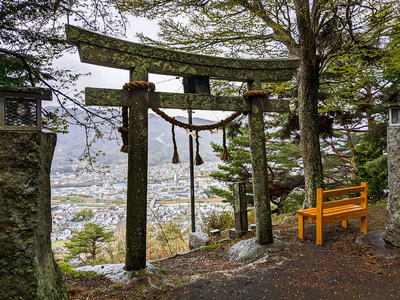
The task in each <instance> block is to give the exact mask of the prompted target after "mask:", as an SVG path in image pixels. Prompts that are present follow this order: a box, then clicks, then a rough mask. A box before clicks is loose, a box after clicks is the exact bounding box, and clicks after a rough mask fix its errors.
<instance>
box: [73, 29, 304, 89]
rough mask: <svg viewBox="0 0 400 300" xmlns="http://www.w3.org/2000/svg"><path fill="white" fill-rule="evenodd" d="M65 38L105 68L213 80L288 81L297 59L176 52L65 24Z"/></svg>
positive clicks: (89, 60)
mask: <svg viewBox="0 0 400 300" xmlns="http://www.w3.org/2000/svg"><path fill="white" fill-rule="evenodd" d="M66 32H67V41H68V42H69V43H71V44H73V45H76V46H78V49H79V54H80V58H81V61H82V62H86V63H92V64H96V65H102V66H107V67H113V68H119V69H130V68H144V69H146V70H147V71H148V72H149V73H155V74H164V75H174V76H188V77H189V76H206V77H209V78H214V79H221V80H233V81H249V80H259V81H264V82H278V81H287V80H290V79H291V78H292V75H293V72H294V71H296V69H297V68H298V65H299V60H298V59H293V58H287V59H236V58H223V57H212V56H207V55H199V54H191V53H184V52H177V51H172V50H167V49H163V48H157V47H151V46H146V45H143V44H137V43H133V42H129V41H124V40H120V39H116V38H111V37H108V36H105V35H101V34H97V33H93V32H90V31H87V30H84V29H81V28H79V27H75V26H71V25H66Z"/></svg>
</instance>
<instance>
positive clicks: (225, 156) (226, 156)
mask: <svg viewBox="0 0 400 300" xmlns="http://www.w3.org/2000/svg"><path fill="white" fill-rule="evenodd" d="M222 147H223V148H224V151H223V152H222V154H221V157H220V158H221V160H222V161H223V162H228V161H230V160H231V155H230V154H229V152H228V148H227V147H226V129H225V126H224V127H223V135H222Z"/></svg>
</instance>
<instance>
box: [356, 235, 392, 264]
mask: <svg viewBox="0 0 400 300" xmlns="http://www.w3.org/2000/svg"><path fill="white" fill-rule="evenodd" d="M384 238H385V231H383V230H381V231H370V232H367V233H364V234H362V235H360V236H359V237H358V238H357V239H356V243H357V244H360V245H370V246H372V251H373V252H374V253H375V254H376V255H379V256H383V257H385V258H400V249H399V248H397V247H393V246H390V245H388V244H386V243H385V240H384Z"/></svg>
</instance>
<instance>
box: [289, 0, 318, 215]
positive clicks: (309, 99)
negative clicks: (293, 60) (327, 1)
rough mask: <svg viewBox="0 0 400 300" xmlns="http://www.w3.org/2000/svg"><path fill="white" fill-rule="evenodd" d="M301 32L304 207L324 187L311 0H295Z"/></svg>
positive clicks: (301, 121) (300, 77)
mask: <svg viewBox="0 0 400 300" xmlns="http://www.w3.org/2000/svg"><path fill="white" fill-rule="evenodd" d="M295 5H296V14H297V23H298V28H299V35H300V66H299V73H298V102H299V123H300V133H301V136H300V141H301V153H302V158H303V165H304V180H305V199H304V203H303V207H304V208H309V207H312V206H315V204H316V191H317V188H324V181H323V170H322V159H321V151H320V144H319V132H318V100H317V99H318V98H317V95H318V89H319V67H320V61H319V58H318V56H317V47H316V34H315V33H314V32H313V26H312V21H311V17H310V13H309V1H307V0H296V1H295Z"/></svg>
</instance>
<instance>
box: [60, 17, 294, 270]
mask: <svg viewBox="0 0 400 300" xmlns="http://www.w3.org/2000/svg"><path fill="white" fill-rule="evenodd" d="M66 31H67V37H68V42H69V43H71V44H74V45H76V46H78V50H79V54H80V58H81V61H82V62H86V63H92V64H96V65H102V66H107V67H113V68H120V69H127V70H129V71H130V81H137V80H141V81H148V73H156V74H164V75H175V76H183V77H185V78H186V81H187V83H188V84H190V85H191V90H192V91H194V93H193V94H173V93H159V92H147V91H144V90H141V89H135V90H130V91H125V90H122V89H121V90H114V89H99V88H86V90H85V93H86V99H85V101H86V104H87V105H100V106H128V107H129V152H128V193H127V221H126V260H125V269H126V270H139V269H142V268H144V267H145V266H146V225H147V224H146V216H147V214H146V211H147V160H148V157H147V150H148V140H147V133H148V108H154V107H156V108H176V109H193V110H224V111H242V112H247V113H248V120H249V128H250V152H251V164H252V172H253V195H254V206H255V211H256V226H257V242H258V243H259V244H267V243H272V242H273V237H272V222H271V208H270V198H269V188H268V173H267V161H266V150H265V134H264V118H263V114H264V112H284V111H288V110H289V103H288V101H284V100H279V101H277V100H275V101H274V100H265V99H264V98H261V97H252V98H249V99H245V98H243V97H217V96H211V95H210V85H209V79H210V78H213V79H221V80H233V81H243V82H247V85H248V90H259V89H261V82H278V81H287V80H290V79H291V77H292V75H293V73H294V72H295V70H296V69H297V67H298V65H299V61H298V60H297V59H281V60H274V59H269V60H268V59H266V60H251V59H231V58H219V57H210V56H205V55H196V54H188V53H182V52H176V51H171V50H166V49H161V48H155V47H149V46H145V45H141V44H136V43H131V42H127V41H122V40H118V39H114V38H110V37H107V36H104V35H100V34H96V33H92V32H89V31H86V30H83V29H80V28H78V27H74V26H70V25H66ZM122 84H123V83H122ZM122 84H121V85H122Z"/></svg>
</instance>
